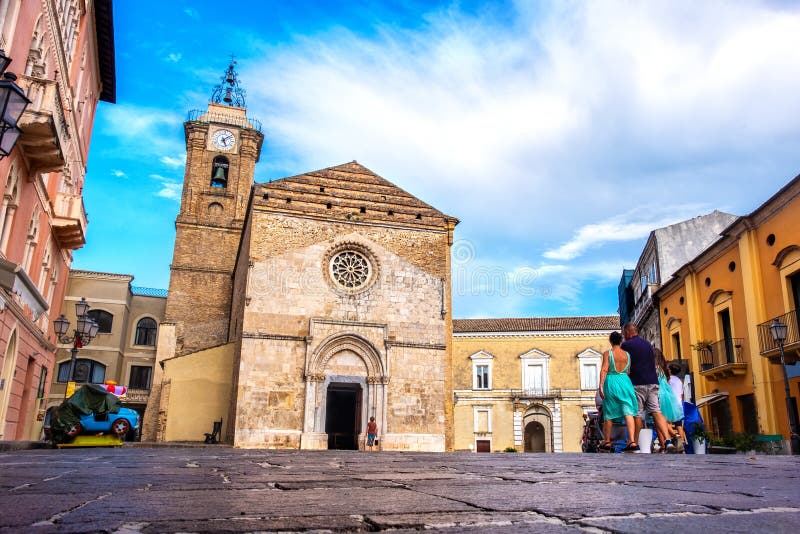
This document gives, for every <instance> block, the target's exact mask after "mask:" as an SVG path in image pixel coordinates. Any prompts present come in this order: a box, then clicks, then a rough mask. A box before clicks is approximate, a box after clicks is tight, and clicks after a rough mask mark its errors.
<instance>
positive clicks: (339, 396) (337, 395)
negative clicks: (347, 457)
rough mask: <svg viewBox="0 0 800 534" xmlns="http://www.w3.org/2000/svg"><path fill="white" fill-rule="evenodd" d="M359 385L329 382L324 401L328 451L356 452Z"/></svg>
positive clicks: (359, 425)
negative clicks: (343, 450)
mask: <svg viewBox="0 0 800 534" xmlns="http://www.w3.org/2000/svg"><path fill="white" fill-rule="evenodd" d="M361 393H362V389H361V384H358V383H347V382H331V383H330V384H328V394H327V395H326V400H325V414H326V415H325V432H326V433H327V434H328V448H329V449H345V450H358V435H359V433H360V431H361V402H362V401H361V399H362V395H361Z"/></svg>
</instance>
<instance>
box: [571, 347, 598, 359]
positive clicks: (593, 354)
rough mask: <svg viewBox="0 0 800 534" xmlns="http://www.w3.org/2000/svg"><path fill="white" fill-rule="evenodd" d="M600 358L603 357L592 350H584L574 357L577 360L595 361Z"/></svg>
mask: <svg viewBox="0 0 800 534" xmlns="http://www.w3.org/2000/svg"><path fill="white" fill-rule="evenodd" d="M602 357H603V355H602V354H601V353H599V352H597V351H596V350H594V349H585V350H584V351H583V352H580V353H578V355H577V356H576V358H578V359H579V360H580V359H583V358H587V359H595V358H602Z"/></svg>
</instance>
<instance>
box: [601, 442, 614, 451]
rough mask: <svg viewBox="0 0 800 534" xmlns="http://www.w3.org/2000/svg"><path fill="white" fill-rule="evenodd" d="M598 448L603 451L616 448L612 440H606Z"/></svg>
mask: <svg viewBox="0 0 800 534" xmlns="http://www.w3.org/2000/svg"><path fill="white" fill-rule="evenodd" d="M597 448H598V449H599V450H601V451H606V452H608V451H613V450H614V445H613V444H612V443H611V442H610V441H604V442H603V443H601V444H600V445H598V446H597Z"/></svg>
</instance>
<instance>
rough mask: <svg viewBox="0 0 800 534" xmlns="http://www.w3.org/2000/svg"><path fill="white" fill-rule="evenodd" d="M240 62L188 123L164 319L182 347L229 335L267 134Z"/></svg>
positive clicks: (178, 349) (209, 344)
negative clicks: (250, 104) (255, 114)
mask: <svg viewBox="0 0 800 534" xmlns="http://www.w3.org/2000/svg"><path fill="white" fill-rule="evenodd" d="M235 67H236V62H235V61H233V60H232V61H231V63H230V65H229V66H228V68H227V69H226V71H225V74H224V75H223V76H222V79H221V81H220V83H219V84H218V85H217V86H216V87H215V88H214V91H213V93H212V96H211V101H210V102H209V103H208V108H207V109H206V110H205V111H202V110H194V111H192V112H190V113H189V118H188V120H187V121H186V122H185V123H184V124H183V128H184V132H185V136H186V171H185V174H184V178H183V194H182V196H181V207H180V212H179V213H178V217H177V219H176V220H175V250H174V252H173V257H172V265H171V266H170V269H171V272H170V283H169V297H168V298H167V309H166V317H165V320H166V321H167V322H172V323H174V324H175V335H176V340H175V341H176V346H175V352H176V354H177V355H180V354H185V353H188V352H194V351H196V350H200V349H204V348H208V347H212V346H215V345H220V344H222V343H225V342H227V337H228V322H229V317H230V306H231V290H232V280H231V275H232V274H233V268H234V262H235V260H236V253H237V250H238V248H239V241H240V239H241V233H242V226H243V224H244V219H245V214H246V210H247V204H248V201H249V197H250V190H251V188H252V185H253V173H254V169H255V164H256V162H257V161H258V159H259V156H260V153H261V144H262V142H263V140H264V135H263V134H262V133H261V131H260V130H261V125H260V123H259V122H258V121H257V120H255V119H252V118H249V117H247V109H246V107H245V101H244V94H245V93H244V90H243V89H242V88H240V87H239V81H238V78H237V73H236V69H235Z"/></svg>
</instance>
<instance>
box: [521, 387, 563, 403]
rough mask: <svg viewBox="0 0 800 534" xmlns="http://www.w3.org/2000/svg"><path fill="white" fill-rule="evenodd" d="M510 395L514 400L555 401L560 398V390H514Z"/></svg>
mask: <svg viewBox="0 0 800 534" xmlns="http://www.w3.org/2000/svg"><path fill="white" fill-rule="evenodd" d="M511 394H512V396H513V397H515V398H519V399H522V400H525V399H557V398H561V389H553V388H526V389H514V390H512V391H511Z"/></svg>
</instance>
